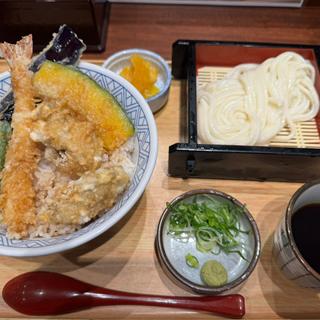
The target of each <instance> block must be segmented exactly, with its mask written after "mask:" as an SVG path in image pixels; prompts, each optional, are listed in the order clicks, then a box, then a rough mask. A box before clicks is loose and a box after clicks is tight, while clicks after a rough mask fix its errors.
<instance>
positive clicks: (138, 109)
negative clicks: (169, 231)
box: [0, 64, 151, 255]
mask: <svg viewBox="0 0 320 320" xmlns="http://www.w3.org/2000/svg"><path fill="white" fill-rule="evenodd" d="M86 66H88V64H86ZM80 69H81V70H82V71H83V72H84V73H86V74H87V75H88V76H90V77H91V78H93V79H94V80H95V81H97V82H98V83H99V84H100V85H101V86H102V87H104V88H106V89H107V90H108V91H109V92H110V93H111V94H112V95H113V96H114V97H115V98H116V99H117V100H118V101H119V103H120V104H121V106H122V107H123V108H124V110H125V111H126V113H127V115H128V117H129V118H130V119H131V121H132V123H133V124H134V126H135V129H136V136H137V140H138V146H139V153H138V161H137V167H136V170H135V174H134V177H133V179H132V182H131V184H130V186H129V188H128V190H127V191H126V192H125V193H124V194H123V196H122V197H121V198H120V199H119V201H118V202H117V203H116V205H115V206H114V207H113V208H112V209H110V210H108V214H104V215H102V216H101V217H100V218H98V219H96V220H94V221H93V222H91V223H90V224H88V225H87V226H85V227H83V228H81V229H80V230H78V231H76V232H74V233H71V234H68V235H63V236H57V237H52V238H41V239H31V240H10V239H8V238H7V237H6V235H5V234H4V232H3V231H2V232H1V233H0V247H10V248H41V247H48V246H55V245H57V244H61V243H65V242H66V241H70V240H72V239H74V238H78V237H80V236H82V235H84V234H86V233H88V232H92V231H93V230H94V229H96V228H99V227H101V225H102V224H104V223H105V222H106V221H107V220H109V219H111V218H112V217H113V215H115V214H116V213H117V212H118V210H119V209H120V208H122V207H123V206H124V205H125V204H126V202H127V201H128V199H129V198H130V197H131V196H132V194H133V193H134V192H135V191H136V189H137V187H138V186H139V184H140V182H141V180H142V178H143V176H144V174H145V171H146V167H147V164H148V161H149V158H150V151H151V148H150V147H151V144H150V139H151V136H150V128H149V124H148V121H147V117H146V114H145V111H144V108H143V107H142V106H141V105H140V104H139V103H138V101H137V99H136V98H135V97H134V95H133V94H132V93H131V92H130V91H129V90H128V89H127V88H126V87H124V86H123V85H122V84H121V83H120V82H118V81H117V80H116V79H113V77H109V76H107V75H106V74H105V72H104V73H100V72H98V71H97V70H92V69H90V66H89V67H85V66H80ZM95 69H96V68H95ZM10 82H11V81H10V74H9V73H4V74H2V75H0V98H2V97H3V96H4V95H5V94H6V92H8V91H9V89H10V88H11V85H10ZM109 227H110V226H109ZM99 233H101V232H99ZM72 247H73V246H72ZM57 251H61V250H57ZM53 252H55V250H54V251H53ZM41 254H46V253H41ZM17 255H23V254H17ZM26 255H29V254H26ZM35 255H37V254H35Z"/></svg>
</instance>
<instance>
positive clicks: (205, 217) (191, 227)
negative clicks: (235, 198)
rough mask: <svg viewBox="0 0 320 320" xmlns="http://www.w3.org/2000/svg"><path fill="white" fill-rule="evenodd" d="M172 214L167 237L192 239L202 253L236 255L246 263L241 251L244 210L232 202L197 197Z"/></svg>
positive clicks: (178, 206) (179, 203)
mask: <svg viewBox="0 0 320 320" xmlns="http://www.w3.org/2000/svg"><path fill="white" fill-rule="evenodd" d="M168 208H169V209H170V211H171V215H170V218H169V219H170V220H169V231H168V233H169V234H170V235H172V236H174V237H176V238H177V239H179V240H188V239H189V238H191V237H193V238H195V240H196V247H197V249H198V250H199V251H201V252H212V253H213V254H219V253H220V252H221V251H223V252H224V253H226V254H229V253H237V254H239V255H240V257H242V258H243V259H245V260H246V258H245V257H244V255H243V254H242V252H241V251H240V249H239V248H241V246H242V243H240V242H239V240H237V237H238V235H239V233H247V234H248V233H249V232H248V231H244V230H241V229H240V217H241V215H242V214H243V209H242V208H241V207H239V206H237V205H235V204H233V203H232V202H226V201H219V200H218V199H216V198H213V197H210V196H202V197H197V196H195V197H194V198H193V200H192V201H190V200H182V201H180V202H178V203H177V204H175V205H174V206H170V205H168Z"/></svg>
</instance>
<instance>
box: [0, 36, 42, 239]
mask: <svg viewBox="0 0 320 320" xmlns="http://www.w3.org/2000/svg"><path fill="white" fill-rule="evenodd" d="M0 50H1V52H2V55H3V56H4V58H5V59H6V60H7V62H8V64H9V66H10V69H11V83H12V87H13V92H14V98H15V111H14V113H13V117H12V124H11V125H12V128H13V133H12V136H11V140H10V142H9V145H8V149H7V153H6V160H5V167H4V170H3V172H2V182H1V200H0V208H1V212H2V217H3V223H4V224H5V225H6V226H7V231H8V235H9V236H10V237H11V238H22V237H25V236H27V235H28V228H29V227H30V226H31V225H34V224H35V222H36V208H35V199H36V194H35V190H34V186H33V182H34V172H35V169H36V167H37V163H38V160H39V158H40V149H39V147H38V145H37V143H36V142H34V141H32V140H31V138H30V131H31V128H32V118H31V112H32V111H33V110H34V108H35V106H34V101H33V87H32V82H31V76H32V74H31V72H30V71H29V70H28V66H29V64H30V61H31V56H32V36H31V35H29V36H27V37H24V38H22V40H20V41H18V42H17V44H15V45H14V44H9V43H2V44H0Z"/></svg>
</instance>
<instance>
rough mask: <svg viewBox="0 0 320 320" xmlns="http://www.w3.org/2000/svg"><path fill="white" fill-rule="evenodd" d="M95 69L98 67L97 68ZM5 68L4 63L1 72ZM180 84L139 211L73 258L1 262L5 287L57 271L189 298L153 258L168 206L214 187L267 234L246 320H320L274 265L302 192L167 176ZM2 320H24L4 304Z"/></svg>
mask: <svg viewBox="0 0 320 320" xmlns="http://www.w3.org/2000/svg"><path fill="white" fill-rule="evenodd" d="M95 62H97V61H95ZM4 69H5V66H4V62H2V63H1V64H0V71H3V70H4ZM179 97H180V83H179V81H173V83H172V86H171V91H170V99H169V102H168V104H167V105H166V106H165V107H164V108H163V109H162V110H161V111H159V112H158V113H157V114H156V115H155V119H156V123H157V127H158V133H159V156H158V160H157V164H156V168H155V170H154V173H153V176H152V178H151V181H150V183H149V185H148V187H147V189H146V191H145V193H144V194H143V196H142V198H141V200H140V201H139V202H138V204H137V205H136V206H135V208H134V209H133V210H132V211H131V212H130V213H129V214H128V215H127V216H126V217H125V219H124V220H122V221H120V223H118V224H117V225H116V226H115V227H113V228H112V229H111V230H109V231H107V232H106V233H104V234H103V235H102V236H99V237H98V238H96V239H95V240H93V241H91V242H89V243H87V244H85V245H83V246H81V247H79V248H76V249H73V250H71V251H69V252H65V253H61V254H54V255H50V256H47V257H38V258H26V259H17V258H9V257H0V287H2V286H3V285H4V284H5V283H6V282H7V281H8V280H9V279H10V278H12V277H14V276H16V275H18V274H20V273H23V272H27V271H32V270H47V271H56V272H61V273H64V274H68V275H70V276H74V277H76V278H79V279H83V280H86V281H88V280H89V281H91V282H92V283H94V284H97V285H100V286H104V287H109V288H112V289H117V290H125V291H134V292H140V293H150V294H152V293H154V294H167V295H189V294H190V293H187V292H185V291H184V290H183V289H181V288H179V287H177V286H176V285H175V284H173V283H172V282H171V281H170V280H169V279H168V278H167V277H166V275H165V274H164V273H163V271H162V270H161V267H160V266H159V263H158V260H157V257H156V255H155V251H154V238H155V233H156V227H157V224H158V221H159V218H160V215H161V213H162V211H163V209H164V208H165V204H166V201H169V200H170V199H172V198H173V197H175V196H177V195H179V194H181V193H183V192H186V191H188V190H192V189H197V188H214V189H218V190H221V191H223V192H226V193H229V194H231V195H232V196H234V197H236V198H237V199H239V200H240V201H241V202H243V203H246V204H247V206H248V209H249V210H250V211H251V213H252V214H253V216H254V217H255V219H256V221H257V224H258V227H259V229H260V233H261V239H262V255H261V259H260V261H259V263H258V265H257V267H256V269H255V271H254V272H253V274H252V275H251V277H250V278H249V279H248V281H247V282H246V283H245V285H244V286H243V287H242V288H241V290H240V293H241V294H243V295H244V296H245V298H246V306H247V315H246V318H247V319H279V318H304V319H307V318H318V317H319V315H320V304H319V296H318V295H317V294H316V293H315V292H313V291H309V290H305V289H300V288H298V287H296V286H295V285H293V284H291V283H290V282H289V281H287V280H286V279H285V278H284V277H283V276H282V274H280V272H279V270H278V268H277V266H275V265H274V264H273V262H272V259H271V249H272V234H273V230H274V229H275V227H276V226H277V223H278V221H279V219H280V217H281V216H282V214H283V213H284V211H285V209H286V206H287V203H288V201H289V199H290V197H291V196H292V194H293V193H294V191H295V190H296V189H297V188H298V187H299V186H300V184H296V183H271V182H251V181H228V180H200V179H189V180H182V179H178V178H171V177H168V175H167V171H168V147H169V145H171V144H173V143H175V142H177V141H179V129H178V127H179V126H178V121H179V120H178V119H179V117H180V115H179V113H180V99H179ZM0 317H1V318H11V317H18V318H19V317H21V315H19V314H18V313H16V312H14V311H12V310H11V309H10V308H8V307H7V306H6V305H5V303H4V302H3V301H2V300H0ZM63 318H64V319H69V318H70V319H71V318H72V319H82V318H91V319H96V318H97V319H98V318H101V319H102V318H103V319H122V318H128V319H142V318H143V319H165V318H166V319H212V318H214V317H213V316H212V315H208V314H205V313H194V312H189V311H188V312H186V311H183V310H174V309H172V310H171V309H167V308H149V307H130V306H121V307H118V306H117V307H102V308H95V309H92V310H88V311H83V312H79V313H73V314H69V315H67V316H63Z"/></svg>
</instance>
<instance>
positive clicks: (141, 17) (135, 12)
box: [87, 0, 320, 60]
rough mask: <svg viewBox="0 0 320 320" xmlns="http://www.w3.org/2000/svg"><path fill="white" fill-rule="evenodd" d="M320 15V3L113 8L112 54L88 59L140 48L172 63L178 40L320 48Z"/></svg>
mask: <svg viewBox="0 0 320 320" xmlns="http://www.w3.org/2000/svg"><path fill="white" fill-rule="evenodd" d="M195 2H196V1H195ZM319 16H320V1H319V0H312V1H311V0H309V1H308V2H307V5H306V6H305V7H303V8H299V9H297V8H259V7H223V6H219V7H217V6H190V5H189V6H178V5H166V6H165V5H142V4H112V5H111V12H110V19H109V27H108V37H107V43H106V51H105V52H104V53H101V54H99V55H97V54H89V55H87V57H88V58H96V57H97V56H99V58H101V59H103V58H106V57H107V56H109V55H110V54H111V53H114V52H116V51H119V50H123V49H127V48H134V47H140V48H144V49H149V50H154V51H156V52H158V53H160V54H161V55H163V56H164V57H165V58H166V59H168V60H171V44H172V43H173V42H174V41H175V40H177V39H197V40H201V39H202V40H225V41H257V42H275V43H294V44H295V43H304V44H319V43H320V23H319Z"/></svg>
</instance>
